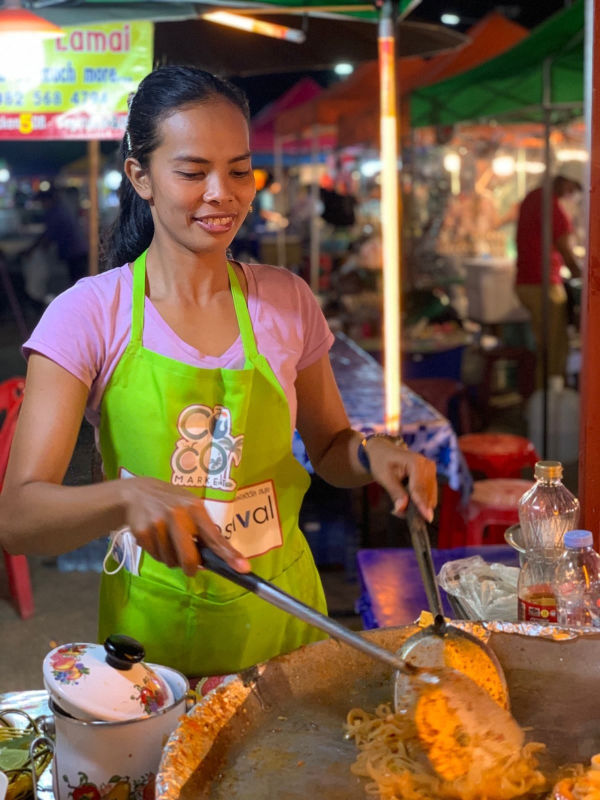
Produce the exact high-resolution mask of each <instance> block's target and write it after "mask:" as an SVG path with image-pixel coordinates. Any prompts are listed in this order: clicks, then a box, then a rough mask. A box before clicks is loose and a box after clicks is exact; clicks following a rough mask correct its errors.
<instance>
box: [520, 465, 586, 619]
mask: <svg viewBox="0 0 600 800" xmlns="http://www.w3.org/2000/svg"><path fill="white" fill-rule="evenodd" d="M562 472H563V470H562V464H561V463H560V461H538V462H537V464H536V465H535V471H534V476H535V483H534V485H533V486H532V487H531V489H529V490H528V491H527V492H525V494H524V495H523V496H522V497H521V499H520V500H519V506H518V508H519V523H520V526H521V542H522V544H523V546H524V548H525V551H526V552H525V557H524V561H523V566H522V567H521V571H520V573H519V581H518V584H517V595H518V598H519V619H520V620H522V621H524V622H539V623H555V622H556V621H557V616H556V600H555V597H554V587H553V583H554V572H555V566H556V562H557V561H558V559H559V558H560V555H561V553H562V551H563V538H564V535H565V533H566V532H567V531H569V530H572V529H573V528H576V527H577V525H578V523H579V501H578V500H577V498H576V497H575V496H574V495H573V494H572V493H571V492H570V491H569V490H568V489H567V487H566V486H565V485H564V484H563V482H562Z"/></svg>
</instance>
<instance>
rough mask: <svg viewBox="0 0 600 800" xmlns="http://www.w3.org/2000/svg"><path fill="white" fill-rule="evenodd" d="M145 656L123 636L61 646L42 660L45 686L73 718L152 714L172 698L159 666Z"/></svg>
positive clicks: (138, 647)
mask: <svg viewBox="0 0 600 800" xmlns="http://www.w3.org/2000/svg"><path fill="white" fill-rule="evenodd" d="M144 655H145V652H144V648H143V647H142V645H141V644H140V643H139V642H138V641H136V640H135V639H132V638H131V637H130V636H123V635H119V634H114V635H112V636H109V637H108V638H107V639H106V641H105V642H104V644H103V645H101V644H89V643H81V642H80V643H73V644H65V645H61V646H60V647H55V648H54V650H51V651H50V652H49V653H48V654H47V655H46V657H45V658H44V665H43V673H44V685H45V687H46V689H47V690H48V692H49V694H50V697H51V699H52V701H53V703H54V704H55V705H56V706H58V707H59V708H60V709H61V710H62V711H64V712H66V713H67V714H70V715H71V716H72V717H75V719H81V720H87V721H96V720H108V721H113V722H115V721H120V720H128V719H129V720H131V719H138V718H140V717H149V716H151V715H152V714H156V713H157V712H159V711H160V710H161V709H163V708H166V707H167V706H170V705H171V704H172V703H173V700H174V697H173V690H172V689H171V687H170V686H169V684H168V682H167V681H166V680H165V678H164V677H163V675H162V674H161V668H160V667H155V666H154V665H150V664H146V663H145V662H144V661H143V659H144Z"/></svg>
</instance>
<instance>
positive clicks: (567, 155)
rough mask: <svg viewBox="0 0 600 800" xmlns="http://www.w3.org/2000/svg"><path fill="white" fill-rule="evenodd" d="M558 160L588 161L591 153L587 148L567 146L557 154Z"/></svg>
mask: <svg viewBox="0 0 600 800" xmlns="http://www.w3.org/2000/svg"><path fill="white" fill-rule="evenodd" d="M556 159H557V161H582V162H585V161H588V160H589V155H588V151H587V150H582V149H580V148H578V147H577V148H575V147H573V148H570V147H565V148H564V149H563V150H559V151H558V153H557V154H556Z"/></svg>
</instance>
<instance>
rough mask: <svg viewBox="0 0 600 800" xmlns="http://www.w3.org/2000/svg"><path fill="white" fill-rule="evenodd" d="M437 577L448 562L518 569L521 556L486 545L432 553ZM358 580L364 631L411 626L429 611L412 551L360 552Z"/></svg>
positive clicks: (445, 605) (444, 594) (441, 592)
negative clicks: (476, 561) (475, 560)
mask: <svg viewBox="0 0 600 800" xmlns="http://www.w3.org/2000/svg"><path fill="white" fill-rule="evenodd" d="M432 554H433V563H434V565H435V571H436V574H438V573H439V571H440V568H441V566H442V565H443V564H445V563H446V561H455V560H456V559H459V558H468V557H469V556H481V557H482V558H483V559H484V560H485V561H487V562H488V563H492V562H500V563H502V564H505V565H507V566H511V567H518V566H519V559H518V553H517V551H516V550H514V549H513V548H512V547H509V545H483V546H479V547H454V548H452V549H449V550H432ZM357 563H358V576H359V581H360V588H361V595H360V598H359V600H358V604H357V611H358V613H359V614H360V615H361V617H362V621H363V627H364V628H365V629H366V630H369V629H371V628H386V627H390V626H394V625H410V624H411V623H413V622H414V621H415V620H416V619H417V618H418V616H419V614H420V613H421V611H423V610H427V597H426V595H425V589H424V588H423V583H422V581H421V576H420V574H419V567H418V565H417V559H416V557H415V554H414V553H413V551H412V550H411V549H409V548H391V547H382V548H378V549H376V550H371V549H367V550H359V551H358V553H357ZM440 594H441V595H442V602H443V604H444V610H445V611H446V613H447V614H448V615H449V616H450V615H451V609H450V606H449V604H448V599H447V597H446V593H445V592H444V591H443V589H441V590H440Z"/></svg>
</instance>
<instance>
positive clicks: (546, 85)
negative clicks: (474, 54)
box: [538, 59, 553, 458]
mask: <svg viewBox="0 0 600 800" xmlns="http://www.w3.org/2000/svg"><path fill="white" fill-rule="evenodd" d="M542 75H543V90H542V91H543V103H542V107H543V111H544V161H545V164H546V170H545V172H544V184H543V190H542V346H541V348H540V349H541V353H540V354H538V355H541V356H542V398H543V405H542V458H548V401H549V397H548V335H549V332H550V315H549V311H550V308H549V297H548V293H549V290H550V262H551V259H552V240H553V236H552V227H553V225H552V221H553V213H552V199H553V198H552V174H551V169H552V150H551V144H550V127H551V122H552V119H551V114H552V111H551V101H552V98H551V92H552V84H551V81H552V62H551V60H550V59H546V61H544V65H543V70H542Z"/></svg>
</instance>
